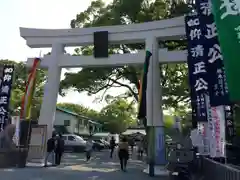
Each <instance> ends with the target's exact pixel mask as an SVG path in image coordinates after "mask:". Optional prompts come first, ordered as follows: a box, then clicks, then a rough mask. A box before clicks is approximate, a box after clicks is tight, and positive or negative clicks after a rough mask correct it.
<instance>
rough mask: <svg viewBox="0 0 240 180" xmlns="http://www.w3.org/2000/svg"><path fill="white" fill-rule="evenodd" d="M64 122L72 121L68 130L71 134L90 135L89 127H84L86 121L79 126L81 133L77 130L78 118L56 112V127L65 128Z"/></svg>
mask: <svg viewBox="0 0 240 180" xmlns="http://www.w3.org/2000/svg"><path fill="white" fill-rule="evenodd" d="M64 120H70V126H67V129H68V131H69V132H71V133H89V131H88V127H87V126H86V125H84V120H82V121H81V123H82V124H81V125H80V126H79V131H78V129H77V128H76V127H77V124H78V119H77V117H75V116H73V115H71V114H68V113H65V112H62V111H60V110H56V113H55V121H54V125H61V126H64Z"/></svg>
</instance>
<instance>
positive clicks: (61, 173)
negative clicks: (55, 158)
mask: <svg viewBox="0 0 240 180" xmlns="http://www.w3.org/2000/svg"><path fill="white" fill-rule="evenodd" d="M134 159H135V158H134V157H133V158H132V159H130V160H129V165H128V170H127V172H121V171H120V170H119V162H118V158H117V155H116V154H115V155H114V157H113V159H110V158H109V152H108V151H103V152H97V153H94V154H93V157H92V159H91V160H90V162H86V161H85V158H84V154H65V155H64V159H63V162H62V164H61V165H60V166H59V167H48V168H43V167H39V166H36V165H32V166H31V167H27V168H23V169H17V168H16V169H0V179H1V180H150V179H155V178H151V177H149V176H148V175H147V174H144V173H143V172H142V170H143V169H144V168H145V164H144V163H143V162H141V161H139V160H136V159H135V160H134ZM156 178H158V179H161V180H162V179H165V178H161V177H156Z"/></svg>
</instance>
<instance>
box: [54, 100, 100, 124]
mask: <svg viewBox="0 0 240 180" xmlns="http://www.w3.org/2000/svg"><path fill="white" fill-rule="evenodd" d="M57 107H60V108H63V109H66V110H69V111H72V112H75V113H77V114H80V115H83V116H86V117H89V118H92V119H94V120H99V118H100V115H99V112H97V111H95V110H93V109H89V108H86V107H84V106H82V105H80V104H73V103H58V104H57Z"/></svg>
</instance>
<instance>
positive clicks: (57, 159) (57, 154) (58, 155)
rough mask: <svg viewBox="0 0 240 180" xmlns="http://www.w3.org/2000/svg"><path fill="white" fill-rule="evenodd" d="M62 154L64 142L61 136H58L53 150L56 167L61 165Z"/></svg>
mask: <svg viewBox="0 0 240 180" xmlns="http://www.w3.org/2000/svg"><path fill="white" fill-rule="evenodd" d="M63 152H64V140H63V138H62V134H59V135H58V138H57V140H56V148H55V163H56V165H60V164H61V159H62V155H63Z"/></svg>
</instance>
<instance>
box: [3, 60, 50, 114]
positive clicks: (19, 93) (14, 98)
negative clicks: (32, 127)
mask: <svg viewBox="0 0 240 180" xmlns="http://www.w3.org/2000/svg"><path fill="white" fill-rule="evenodd" d="M6 64H12V65H14V67H15V73H14V80H13V84H12V91H11V101H10V114H11V115H19V113H20V108H21V102H22V97H23V95H24V92H25V90H26V82H27V77H28V74H29V70H30V68H27V67H26V65H25V64H24V63H23V62H19V63H18V62H15V61H11V60H0V65H1V66H2V65H6ZM45 82H46V73H45V71H43V70H40V69H39V70H38V73H37V80H36V88H35V94H34V97H33V101H32V104H33V106H32V118H33V119H37V118H38V116H39V112H40V108H41V103H42V97H43V89H44V84H45Z"/></svg>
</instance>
